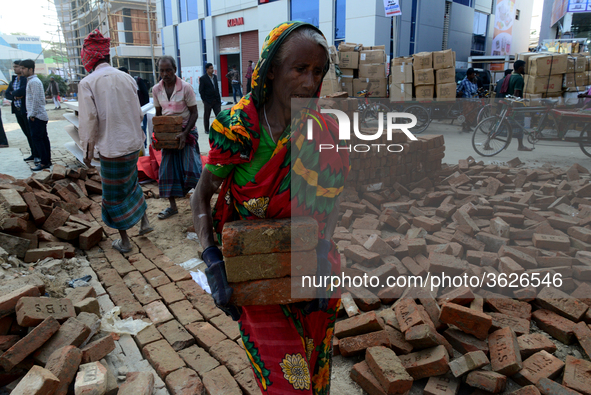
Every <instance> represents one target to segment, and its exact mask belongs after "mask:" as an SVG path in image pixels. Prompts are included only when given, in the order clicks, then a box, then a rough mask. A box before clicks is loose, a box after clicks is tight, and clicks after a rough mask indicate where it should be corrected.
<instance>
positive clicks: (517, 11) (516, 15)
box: [515, 10, 519, 21]
mask: <svg viewBox="0 0 591 395" xmlns="http://www.w3.org/2000/svg"><path fill="white" fill-rule="evenodd" d="M515 20H516V21H518V20H519V10H515Z"/></svg>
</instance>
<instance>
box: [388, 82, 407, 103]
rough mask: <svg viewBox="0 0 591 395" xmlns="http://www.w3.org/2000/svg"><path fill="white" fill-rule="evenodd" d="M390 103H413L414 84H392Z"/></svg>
mask: <svg viewBox="0 0 591 395" xmlns="http://www.w3.org/2000/svg"><path fill="white" fill-rule="evenodd" d="M390 101H412V84H390Z"/></svg>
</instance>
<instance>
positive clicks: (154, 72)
mask: <svg viewBox="0 0 591 395" xmlns="http://www.w3.org/2000/svg"><path fill="white" fill-rule="evenodd" d="M151 6H152V1H151V0H148V1H147V2H146V12H147V14H148V34H149V35H150V52H151V53H152V77H153V78H154V82H153V83H152V85H155V84H156V61H155V60H154V43H153V42H152V19H151V18H150V8H151Z"/></svg>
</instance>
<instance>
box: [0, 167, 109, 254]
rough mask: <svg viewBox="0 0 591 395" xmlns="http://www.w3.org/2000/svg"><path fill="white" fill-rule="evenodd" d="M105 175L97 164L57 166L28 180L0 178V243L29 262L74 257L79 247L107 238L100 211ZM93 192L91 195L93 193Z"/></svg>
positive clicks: (91, 244)
mask: <svg viewBox="0 0 591 395" xmlns="http://www.w3.org/2000/svg"><path fill="white" fill-rule="evenodd" d="M101 194H102V185H101V178H100V176H99V175H98V172H97V170H96V169H90V170H86V169H83V168H80V169H66V168H65V167H63V166H60V165H54V166H53V171H52V172H49V171H41V172H39V173H36V174H35V175H33V176H32V177H29V178H28V179H26V180H15V179H14V178H12V177H10V176H4V175H2V177H0V204H2V205H3V206H4V207H5V208H6V211H3V214H0V216H1V217H0V246H2V248H4V249H5V250H6V252H7V253H8V254H10V255H16V256H17V257H18V258H20V259H22V260H24V261H25V262H36V261H38V260H40V259H44V258H47V257H51V258H56V259H60V258H71V257H73V256H74V251H75V247H78V248H80V249H82V250H88V249H90V248H92V247H93V246H95V245H97V244H98V242H99V241H101V239H102V237H103V228H102V225H101V223H99V222H97V221H95V220H94V219H93V217H92V216H91V215H90V212H91V211H93V210H94V211H96V210H99V212H100V205H98V204H97V203H96V202H95V201H94V200H97V201H98V202H100V199H101ZM89 197H92V199H94V200H92V199H91V198H89Z"/></svg>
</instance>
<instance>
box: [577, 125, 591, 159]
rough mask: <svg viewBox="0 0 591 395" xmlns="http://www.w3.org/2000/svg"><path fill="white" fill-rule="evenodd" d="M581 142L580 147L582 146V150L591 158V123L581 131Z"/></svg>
mask: <svg viewBox="0 0 591 395" xmlns="http://www.w3.org/2000/svg"><path fill="white" fill-rule="evenodd" d="M580 137H581V140H582V141H581V142H579V147H581V151H583V153H584V154H585V155H587V156H588V157H590V158H591V125H588V126H586V127H585V128H584V129H583V130H582V131H581V136H580Z"/></svg>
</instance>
